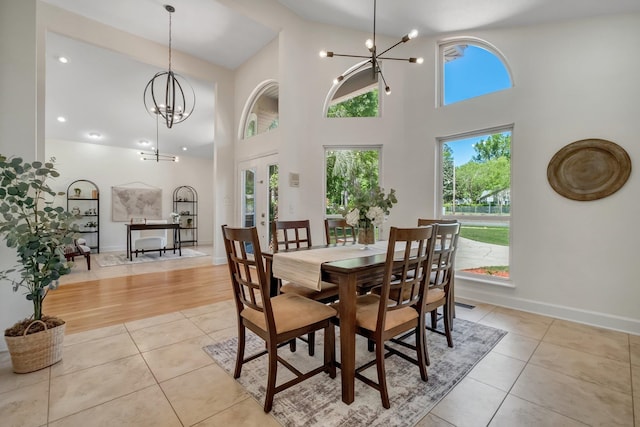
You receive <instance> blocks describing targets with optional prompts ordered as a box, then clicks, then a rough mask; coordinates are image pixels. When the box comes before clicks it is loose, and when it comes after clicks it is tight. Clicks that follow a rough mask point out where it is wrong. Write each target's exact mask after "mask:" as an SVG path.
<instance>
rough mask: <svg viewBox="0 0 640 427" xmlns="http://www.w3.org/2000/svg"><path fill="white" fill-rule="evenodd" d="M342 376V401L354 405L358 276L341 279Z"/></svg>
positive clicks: (350, 275)
mask: <svg viewBox="0 0 640 427" xmlns="http://www.w3.org/2000/svg"><path fill="white" fill-rule="evenodd" d="M338 292H339V297H340V375H341V376H342V401H343V402H344V403H346V404H351V403H353V400H354V398H355V372H356V327H355V326H356V276H355V274H349V275H346V276H343V277H341V278H340V281H339V286H338Z"/></svg>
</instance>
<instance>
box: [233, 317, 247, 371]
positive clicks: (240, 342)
mask: <svg viewBox="0 0 640 427" xmlns="http://www.w3.org/2000/svg"><path fill="white" fill-rule="evenodd" d="M240 322H241V321H240ZM244 339H245V328H244V325H242V323H239V324H238V353H237V354H236V369H235V371H234V372H233V378H240V372H242V362H243V360H244Z"/></svg>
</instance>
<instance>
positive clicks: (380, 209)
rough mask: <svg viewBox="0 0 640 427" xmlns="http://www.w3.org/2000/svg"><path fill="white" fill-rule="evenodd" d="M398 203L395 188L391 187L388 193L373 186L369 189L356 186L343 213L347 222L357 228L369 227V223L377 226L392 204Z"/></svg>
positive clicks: (387, 213)
mask: <svg viewBox="0 0 640 427" xmlns="http://www.w3.org/2000/svg"><path fill="white" fill-rule="evenodd" d="M396 203H398V199H397V198H396V190H394V189H393V188H392V189H391V190H390V191H389V194H385V192H384V189H383V188H380V187H374V188H372V189H370V190H362V189H361V188H360V187H356V188H355V189H354V191H353V193H352V194H351V198H350V199H349V202H348V209H347V211H346V212H345V213H343V215H344V217H345V219H346V220H347V223H348V224H349V225H351V226H354V227H358V228H369V227H371V225H375V226H376V227H379V226H380V225H382V222H383V221H384V216H385V215H389V212H390V211H391V208H392V207H393V205H394V204H396Z"/></svg>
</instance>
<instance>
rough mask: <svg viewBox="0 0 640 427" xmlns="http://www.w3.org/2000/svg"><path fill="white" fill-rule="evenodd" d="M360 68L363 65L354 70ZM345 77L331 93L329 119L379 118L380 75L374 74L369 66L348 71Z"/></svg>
mask: <svg viewBox="0 0 640 427" xmlns="http://www.w3.org/2000/svg"><path fill="white" fill-rule="evenodd" d="M359 67H362V65H359V66H356V67H355V68H354V70H358V68H359ZM349 73H351V74H349ZM345 75H347V77H346V78H345V79H344V80H343V81H342V82H340V83H338V84H337V85H336V86H335V87H333V88H332V89H331V91H330V92H329V98H328V103H327V106H326V107H327V117H331V118H335V117H378V115H379V98H378V92H379V90H378V89H379V83H378V73H373V72H372V71H371V67H370V66H369V67H365V68H363V69H361V70H358V71H347V72H346V73H345Z"/></svg>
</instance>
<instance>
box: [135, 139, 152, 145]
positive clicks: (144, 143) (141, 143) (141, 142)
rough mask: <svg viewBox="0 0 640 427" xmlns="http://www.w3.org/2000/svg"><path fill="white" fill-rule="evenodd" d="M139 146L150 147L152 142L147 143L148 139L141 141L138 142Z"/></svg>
mask: <svg viewBox="0 0 640 427" xmlns="http://www.w3.org/2000/svg"><path fill="white" fill-rule="evenodd" d="M138 144H139V145H145V146H146V145H149V144H150V142H149V141H147V140H146V139H141V140H140V141H138Z"/></svg>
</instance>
